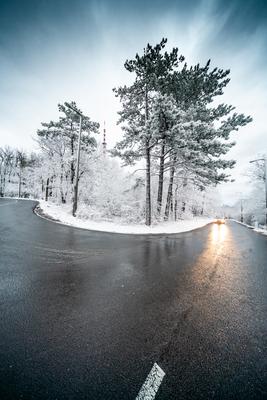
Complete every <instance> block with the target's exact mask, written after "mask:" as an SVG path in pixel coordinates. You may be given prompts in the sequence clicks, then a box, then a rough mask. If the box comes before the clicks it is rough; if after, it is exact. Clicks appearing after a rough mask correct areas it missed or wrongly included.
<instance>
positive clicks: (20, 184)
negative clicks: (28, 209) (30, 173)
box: [18, 171, 21, 197]
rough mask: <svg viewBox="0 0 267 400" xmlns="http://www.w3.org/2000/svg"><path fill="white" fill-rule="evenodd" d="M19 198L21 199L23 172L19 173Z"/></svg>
mask: <svg viewBox="0 0 267 400" xmlns="http://www.w3.org/2000/svg"><path fill="white" fill-rule="evenodd" d="M18 196H19V197H21V171H19V193H18Z"/></svg>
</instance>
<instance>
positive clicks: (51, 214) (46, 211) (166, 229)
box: [39, 200, 213, 235]
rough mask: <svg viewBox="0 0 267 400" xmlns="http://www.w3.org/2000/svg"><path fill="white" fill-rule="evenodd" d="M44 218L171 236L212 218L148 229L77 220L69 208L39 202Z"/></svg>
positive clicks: (86, 226)
mask: <svg viewBox="0 0 267 400" xmlns="http://www.w3.org/2000/svg"><path fill="white" fill-rule="evenodd" d="M39 204H40V209H41V212H42V216H44V217H47V218H52V219H53V220H54V221H55V222H59V223H63V224H66V225H70V226H74V227H76V228H82V229H89V230H93V231H100V232H113V233H122V234H134V235H144V234H145V235H146V234H149V235H151V234H162V233H166V234H170V233H180V232H187V231H191V230H193V229H197V228H200V227H202V226H204V225H207V224H209V223H210V222H212V221H213V220H212V219H211V218H193V219H191V220H179V221H176V222H162V223H160V224H157V225H152V226H151V227H148V226H146V225H122V224H117V223H114V222H106V221H102V222H100V221H99V222H98V221H91V220H83V219H81V218H77V217H76V218H75V217H73V216H72V215H71V210H70V207H69V206H63V205H60V206H59V205H56V204H52V203H47V202H45V201H43V200H40V201H39Z"/></svg>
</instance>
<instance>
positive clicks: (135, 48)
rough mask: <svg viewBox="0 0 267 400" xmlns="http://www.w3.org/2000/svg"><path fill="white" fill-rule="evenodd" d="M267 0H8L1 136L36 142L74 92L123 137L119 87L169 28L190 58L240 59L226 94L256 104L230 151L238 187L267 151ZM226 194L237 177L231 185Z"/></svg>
mask: <svg viewBox="0 0 267 400" xmlns="http://www.w3.org/2000/svg"><path fill="white" fill-rule="evenodd" d="M266 27H267V3H266V1H260V0H258V1H257V2H255V1H253V0H245V1H240V0H236V1H234V0H231V1H230V0H217V1H214V0H203V1H200V0H198V1H196V0H195V1H194V0H186V1H184V0H183V1H174V0H167V1H159V0H154V1H152V0H150V1H138V0H137V1H127V2H126V1H122V0H116V1H107V0H106V1H82V0H78V1H76V2H73V1H68V0H64V1H63V0H57V1H53V0H46V1H45V0H39V1H38V2H37V1H33V0H32V1H29V0H28V1H27V0H24V1H23V2H21V1H15V0H11V1H9V2H1V5H0V91H1V99H0V145H5V144H10V145H16V146H19V147H25V148H32V146H33V141H32V139H31V137H32V136H34V134H35V132H36V129H37V128H38V127H39V126H40V122H41V121H46V120H50V119H53V118H57V103H58V102H60V101H61V102H63V101H65V100H75V101H76V102H77V103H78V104H79V106H80V107H81V108H82V109H83V110H84V112H86V113H87V114H88V115H90V116H91V117H92V118H93V119H96V120H98V121H99V122H103V120H104V119H105V120H106V122H107V128H108V141H109V144H110V145H113V144H114V143H115V142H116V140H118V138H119V137H120V129H119V128H118V127H117V126H116V120H117V115H116V112H117V110H118V109H119V104H118V101H117V99H115V98H114V95H113V93H112V88H113V87H114V86H118V85H120V84H124V83H127V82H129V81H130V79H131V78H132V77H131V76H130V74H128V73H127V72H126V71H124V69H123V63H124V61H125V59H126V58H131V57H133V56H134V55H135V53H136V52H140V51H141V50H142V48H143V47H144V46H145V45H146V43H147V42H151V43H153V44H154V43H156V42H158V41H159V40H160V39H161V38H162V37H167V38H168V39H169V46H170V47H172V46H178V47H179V49H180V52H181V53H182V54H184V55H185V56H186V59H187V61H188V63H197V62H200V63H205V62H206V61H207V59H209V58H211V59H212V65H214V66H219V67H223V68H230V69H231V78H232V81H231V83H230V84H229V88H227V90H226V93H225V96H224V97H223V98H222V100H223V101H225V102H229V103H231V104H233V105H236V106H237V110H238V111H239V112H244V113H246V114H251V115H252V116H253V118H254V122H253V124H250V126H248V127H246V128H245V129H243V130H242V131H241V132H240V133H237V134H236V135H235V137H234V138H236V140H237V146H236V147H235V148H234V149H233V150H232V151H231V153H230V155H231V156H232V157H234V158H236V159H237V160H238V163H237V168H236V169H235V171H234V176H235V177H236V179H237V184H236V185H235V187H236V188H237V191H242V190H243V189H242V188H243V186H242V185H244V183H243V181H244V179H243V178H242V171H243V170H244V169H245V168H246V165H247V163H248V160H249V159H250V157H251V156H252V157H253V156H254V155H255V154H257V153H259V152H261V151H263V149H264V150H265V151H266V152H267V139H266V137H267V134H266V132H265V110H266V109H267V104H266V89H267V87H266V85H267V84H266V82H267V79H266V78H267V76H266V75H267V73H266V69H265V65H266V57H267V51H266V49H267V29H266ZM222 193H224V196H223V198H224V199H225V200H229V199H231V197H233V186H231V185H224V187H223V190H222Z"/></svg>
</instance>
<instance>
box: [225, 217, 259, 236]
mask: <svg viewBox="0 0 267 400" xmlns="http://www.w3.org/2000/svg"><path fill="white" fill-rule="evenodd" d="M232 221H234V222H237V223H238V224H240V225H244V226H246V227H247V228H249V229H252V230H253V231H254V232H258V233H262V234H263V235H267V230H266V229H263V228H256V227H255V226H252V225H248V224H245V223H244V222H240V221H237V219H232Z"/></svg>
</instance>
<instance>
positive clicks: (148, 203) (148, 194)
mask: <svg viewBox="0 0 267 400" xmlns="http://www.w3.org/2000/svg"><path fill="white" fill-rule="evenodd" d="M146 225H148V226H150V225H151V174H150V148H149V141H148V140H147V142H146Z"/></svg>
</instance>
